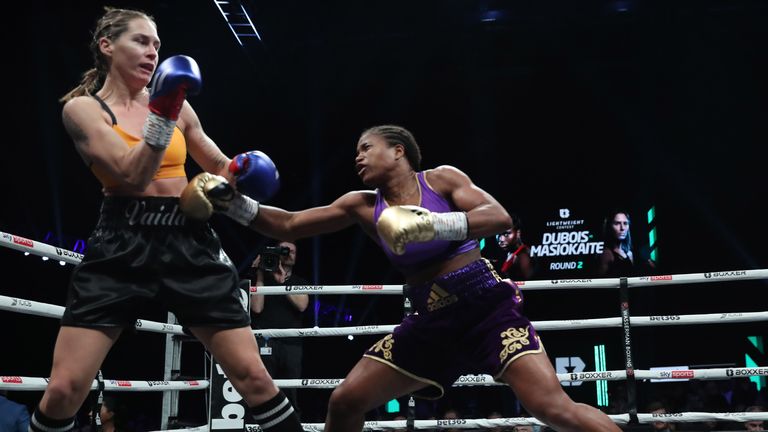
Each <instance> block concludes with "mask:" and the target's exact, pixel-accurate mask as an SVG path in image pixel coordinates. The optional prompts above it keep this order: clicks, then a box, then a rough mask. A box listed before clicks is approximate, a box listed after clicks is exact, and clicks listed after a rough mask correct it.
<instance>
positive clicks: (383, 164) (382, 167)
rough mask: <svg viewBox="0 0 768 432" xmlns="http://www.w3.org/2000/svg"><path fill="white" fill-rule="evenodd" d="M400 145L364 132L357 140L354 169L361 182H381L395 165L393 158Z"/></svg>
mask: <svg viewBox="0 0 768 432" xmlns="http://www.w3.org/2000/svg"><path fill="white" fill-rule="evenodd" d="M398 152H400V153H402V147H400V146H390V145H389V144H387V141H386V140H384V138H382V137H380V136H378V135H371V134H365V135H363V136H361V137H360V140H359V141H358V142H357V157H356V158H355V170H356V171H357V175H358V176H360V179H361V180H363V183H364V184H365V185H367V186H376V185H379V184H381V183H382V182H383V180H382V179H383V178H384V175H385V174H387V173H388V172H390V171H391V170H392V169H393V168H394V167H395V163H396V162H395V158H396V157H397V154H398Z"/></svg>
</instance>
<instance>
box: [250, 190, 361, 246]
mask: <svg viewBox="0 0 768 432" xmlns="http://www.w3.org/2000/svg"><path fill="white" fill-rule="evenodd" d="M366 193H369V191H353V192H348V193H346V194H345V195H342V196H341V197H339V198H338V199H337V200H336V201H334V202H332V203H331V204H329V205H326V206H321V207H313V208H310V209H306V210H300V211H287V210H284V209H281V208H278V207H272V206H261V207H260V209H259V214H258V216H256V218H254V220H253V221H251V224H250V226H251V228H253V229H254V230H256V231H258V232H260V233H261V234H264V235H266V236H268V237H272V238H279V239H283V240H289V241H292V240H296V239H300V238H305V237H311V236H315V235H319V234H326V233H330V232H335V231H340V230H342V229H344V228H347V227H349V226H352V225H354V224H355V223H361V224H362V223H365V221H364V219H363V216H362V215H363V214H364V209H365V206H366V205H367V201H368V200H366V199H365V195H364V194H366Z"/></svg>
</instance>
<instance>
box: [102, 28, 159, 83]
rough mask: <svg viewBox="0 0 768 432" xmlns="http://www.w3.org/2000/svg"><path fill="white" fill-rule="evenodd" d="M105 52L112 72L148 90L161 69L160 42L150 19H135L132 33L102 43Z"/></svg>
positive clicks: (126, 32) (104, 39)
mask: <svg viewBox="0 0 768 432" xmlns="http://www.w3.org/2000/svg"><path fill="white" fill-rule="evenodd" d="M100 43H101V47H102V52H104V53H105V54H106V55H107V56H109V57H111V61H112V69H113V70H117V71H118V73H119V74H120V75H121V76H122V77H124V78H126V79H128V80H136V82H137V85H141V86H146V85H147V84H149V81H150V80H151V79H152V74H153V73H154V71H155V68H156V67H157V62H158V50H159V49H160V38H159V37H158V36H157V29H156V28H155V25H154V24H153V23H152V22H151V21H149V20H147V19H146V18H135V19H133V20H131V22H130V24H129V25H128V30H126V31H125V32H124V33H123V34H121V35H120V36H119V37H118V38H117V39H115V40H114V41H109V40H108V39H106V38H102V40H101V42H100Z"/></svg>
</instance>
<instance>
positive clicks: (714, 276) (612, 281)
mask: <svg viewBox="0 0 768 432" xmlns="http://www.w3.org/2000/svg"><path fill="white" fill-rule="evenodd" d="M0 246H5V247H8V248H10V249H15V250H18V251H22V252H26V253H31V254H35V255H40V256H43V257H48V258H51V259H55V260H59V261H63V262H65V263H69V264H78V263H80V261H81V260H82V259H83V255H82V254H80V253H77V252H73V251H70V250H67V249H64V248H59V247H55V246H51V245H49V244H46V243H42V242H39V241H35V240H31V239H28V238H25V237H21V236H17V235H14V234H9V233H6V232H3V231H0ZM755 279H768V269H758V270H732V271H723V272H705V273H687V274H679V275H659V276H640V277H630V278H627V283H628V285H629V287H631V288H637V287H643V286H658V285H676V284H689V283H706V282H724V281H737V280H755ZM619 281H620V278H599V279H550V280H538V281H517V282H515V283H516V284H517V285H518V286H519V287H520V288H522V289H524V290H553V289H565V288H569V289H570V288H593V289H594V288H618V287H619ZM287 291H290V292H291V293H293V294H320V293H321V292H322V293H323V294H402V291H403V286H402V285H377V284H371V285H296V286H265V287H259V288H258V294H263V295H280V294H285V293H286V292H287ZM255 292H256V289H255V287H252V288H251V293H252V294H253V293H255Z"/></svg>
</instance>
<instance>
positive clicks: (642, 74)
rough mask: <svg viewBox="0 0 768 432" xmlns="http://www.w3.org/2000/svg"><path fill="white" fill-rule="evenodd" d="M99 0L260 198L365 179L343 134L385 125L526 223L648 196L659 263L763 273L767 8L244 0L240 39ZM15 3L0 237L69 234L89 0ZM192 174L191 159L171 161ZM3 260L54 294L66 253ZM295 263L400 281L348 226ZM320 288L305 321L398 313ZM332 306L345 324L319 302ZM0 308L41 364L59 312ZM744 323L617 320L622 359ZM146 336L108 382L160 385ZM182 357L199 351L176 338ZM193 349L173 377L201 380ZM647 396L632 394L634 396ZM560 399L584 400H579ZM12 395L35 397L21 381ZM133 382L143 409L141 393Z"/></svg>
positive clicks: (648, 358) (210, 23) (702, 347)
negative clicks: (275, 180)
mask: <svg viewBox="0 0 768 432" xmlns="http://www.w3.org/2000/svg"><path fill="white" fill-rule="evenodd" d="M108 4H109V5H113V6H119V7H134V8H140V9H143V10H145V11H146V12H148V13H150V14H151V15H153V16H154V17H155V19H156V21H157V23H158V27H159V34H160V37H161V39H162V42H163V47H162V50H161V57H162V58H166V57H169V56H171V55H174V54H186V55H190V56H192V57H194V58H195V59H196V60H197V62H198V63H199V65H200V68H201V70H202V73H203V79H204V86H203V91H202V93H201V94H200V95H198V96H194V97H191V98H190V99H189V100H190V103H191V104H192V105H193V107H194V108H195V110H196V111H197V113H198V115H199V116H200V118H201V120H202V122H203V125H204V127H205V130H206V132H207V133H208V134H209V135H210V136H211V137H212V138H213V139H214V140H215V141H216V142H217V144H218V145H219V146H220V147H221V148H222V150H223V151H224V152H225V153H226V154H228V155H230V156H232V155H235V154H237V153H239V152H242V151H247V150H252V149H259V150H262V151H264V152H266V153H267V154H269V155H270V156H271V157H272V159H273V160H274V161H275V163H276V164H277V166H278V169H279V170H280V173H281V175H282V187H281V190H280V192H279V194H278V195H277V196H276V197H275V198H274V199H273V200H272V201H271V202H270V204H273V205H277V206H281V207H284V208H286V209H289V210H297V209H301V208H306V207H309V206H314V205H324V204H328V203H330V202H331V201H332V200H333V199H335V198H336V197H338V196H339V195H341V194H343V193H345V192H347V191H349V190H352V189H358V188H363V187H364V186H363V185H362V184H361V183H360V182H359V179H358V178H357V177H356V175H355V173H354V170H353V158H354V150H355V145H356V142H357V138H358V136H359V134H360V133H361V131H362V130H364V129H365V128H367V127H370V126H373V125H377V124H383V123H394V124H399V125H402V126H405V127H407V128H408V129H410V130H411V131H412V132H413V133H414V135H415V136H416V138H417V140H418V142H419V143H420V145H421V148H422V152H423V155H424V163H423V166H424V167H427V168H428V167H433V166H436V165H441V164H450V165H455V166H458V167H459V168H460V169H462V170H463V171H464V172H466V173H467V174H468V175H469V176H470V177H471V178H472V179H473V180H474V181H475V183H476V184H477V185H479V186H480V187H482V188H483V189H485V190H486V191H488V192H490V193H491V194H492V195H494V196H495V197H496V198H497V199H498V200H499V201H500V202H501V203H502V204H503V205H504V206H505V207H506V208H507V209H508V210H509V211H511V212H516V213H518V214H520V215H521V216H522V217H523V219H524V220H525V219H526V217H528V218H529V223H530V218H532V217H536V216H538V215H540V214H542V211H543V210H542V209H547V210H549V209H557V208H562V207H569V206H576V207H579V208H591V209H594V211H595V212H596V213H602V212H604V211H607V209H609V208H612V207H615V206H623V207H626V208H629V209H631V211H633V213H635V214H636V215H637V217H644V212H645V211H646V210H647V209H648V208H650V206H655V208H656V211H657V219H658V221H657V226H658V230H659V251H660V265H661V267H660V269H659V271H663V272H664V273H666V274H675V273H689V272H705V271H722V270H736V269H757V268H766V267H768V265H767V264H768V263H767V261H768V253H767V252H766V249H765V240H766V235H765V227H764V225H765V222H764V214H765V212H764V207H765V206H764V204H763V202H762V201H764V199H765V184H766V174H765V173H766V170H765V163H766V151H765V143H766V142H767V141H768V122H766V121H765V118H766V114H768V54H767V53H768V26H766V25H765V23H766V22H768V21H767V19H768V5H767V4H766V3H765V2H762V1H745V0H727V1H726V0H723V1H716V0H712V1H674V2H671V1H662V0H656V1H653V0H634V1H633V0H603V1H597V0H594V1H593V0H584V1H577V2H574V1H566V0H552V1H540V2H533V1H490V0H488V1H466V2H459V1H419V2H413V1H399V0H398V1H386V2H381V1H374V2H352V1H346V2H345V1H324V2H311V1H279V2H278V1H275V2H264V1H245V0H244V1H243V2H242V4H243V5H244V6H245V7H246V8H247V9H248V10H249V12H250V13H251V16H252V18H253V20H254V24H255V26H256V28H257V29H258V30H259V32H260V34H261V36H262V41H260V42H259V41H251V42H249V43H247V44H246V46H245V47H241V46H239V45H238V44H237V42H236V40H235V38H234V36H233V34H232V31H231V30H230V29H229V27H228V26H227V24H226V23H225V21H224V19H223V17H222V16H221V14H220V13H219V10H218V8H217V7H216V5H215V3H214V2H213V1H194V2H190V1H178V2H175V1H154V2H151V1H114V2H111V3H108ZM17 6H18V7H20V8H21V10H22V11H21V12H20V13H19V14H18V15H15V16H8V17H7V18H6V19H7V20H8V21H9V23H8V26H7V27H5V28H4V33H5V34H6V36H5V43H4V44H3V46H4V47H5V48H6V49H5V50H4V52H3V54H4V55H3V57H4V58H5V61H4V68H5V69H6V70H5V74H4V75H5V76H6V78H5V81H6V85H5V87H6V92H5V94H6V99H7V101H8V102H9V104H8V105H7V106H6V110H5V111H6V114H5V115H4V117H5V120H4V125H5V127H4V129H5V135H6V136H5V140H4V141H5V143H4V147H3V148H4V152H3V157H2V158H0V164H1V165H0V168H2V172H3V173H4V174H5V178H6V182H5V185H4V186H5V187H4V188H3V189H4V192H5V193H4V199H3V204H2V206H3V207H2V212H0V231H4V232H8V233H12V234H16V235H20V236H23V237H27V238H30V239H34V240H38V241H44V242H46V243H49V244H53V245H57V246H61V247H65V248H68V249H72V248H73V245H74V243H75V241H76V240H77V239H84V238H86V237H87V236H88V234H89V232H90V229H91V228H92V227H93V225H94V223H95V221H96V216H97V212H98V207H99V203H100V188H99V185H98V182H97V181H96V180H95V179H94V178H93V177H92V175H91V173H90V172H89V171H88V169H86V168H85V167H84V166H83V163H82V161H81V160H80V159H79V157H78V156H77V154H76V152H75V151H74V148H73V145H72V143H71V141H70V139H69V138H68V137H67V135H66V134H65V132H64V130H63V127H62V125H61V120H60V110H61V106H60V104H59V103H58V102H57V99H58V98H59V97H60V96H62V95H63V94H64V93H66V92H67V91H68V90H69V89H70V88H72V87H74V86H75V85H76V84H77V82H78V81H79V79H80V74H81V73H82V72H84V71H85V70H86V69H88V68H90V67H91V65H92V61H91V58H90V53H89V51H88V49H87V45H88V43H89V41H90V31H91V29H92V28H93V24H94V22H95V19H96V18H97V16H98V15H99V14H100V12H101V7H102V6H103V4H101V3H91V2H79V3H72V2H52V1H43V2H25V3H23V4H17ZM197 172H199V168H198V167H197V166H196V165H194V163H193V162H191V161H190V163H189V164H188V166H187V173H188V175H189V176H190V177H191V176H192V175H194V174H196V173H197ZM213 223H214V225H215V228H216V229H217V231H218V232H219V233H220V235H221V237H222V239H223V242H224V246H225V249H226V251H227V253H228V254H229V255H230V257H231V258H232V259H233V261H234V262H235V263H236V264H238V265H239V266H240V267H241V268H244V267H246V266H247V265H248V264H249V263H250V261H251V260H252V258H253V256H254V253H255V250H256V248H257V247H258V246H259V245H261V243H262V242H263V240H264V239H263V238H262V237H260V236H259V235H257V234H255V233H253V232H250V231H247V230H246V229H244V228H242V227H240V226H238V225H236V224H235V223H233V222H231V221H229V220H226V219H224V218H219V217H218V216H217V217H215V219H214V221H213ZM0 254H1V256H0V259H2V268H3V270H4V271H3V273H4V279H5V281H6V283H5V284H3V287H2V288H1V289H0V294H2V295H6V296H12V297H18V298H24V299H29V300H35V301H41V302H46V303H53V304H63V303H64V301H65V298H66V285H67V279H68V275H69V272H70V270H71V267H70V266H67V267H60V266H59V265H57V264H55V263H52V262H50V261H49V262H42V261H41V260H40V259H39V258H38V257H25V256H23V255H22V254H20V253H18V252H16V251H12V250H8V249H4V250H3V251H0ZM297 272H298V273H300V274H302V275H303V276H305V277H306V278H308V279H309V280H311V281H313V282H314V283H320V284H352V283H355V284H358V283H401V282H402V279H401V278H400V277H399V275H398V274H397V273H395V272H394V271H393V270H392V269H391V267H390V266H389V264H388V262H387V261H386V260H385V258H384V255H383V254H382V253H381V252H380V251H379V250H378V249H377V248H376V247H375V245H374V244H373V242H371V241H370V240H368V239H367V238H366V237H365V236H364V235H363V234H362V231H361V230H359V229H357V228H354V229H349V230H345V231H343V232H340V233H337V234H333V235H326V236H321V237H317V238H313V239H306V240H303V241H301V242H300V243H299V265H298V268H297ZM765 290H766V284H765V283H764V282H759V281H754V282H739V283H731V284H706V285H692V286H667V287H663V288H657V289H644V290H643V291H642V292H637V293H634V292H633V306H632V307H633V309H632V312H633V313H634V314H637V315H649V314H684V313H714V312H744V311H761V310H765V309H766V306H765V305H766V304H767V303H768V302H766V300H768V295H767V294H766V291H765ZM318 301H319V302H320V303H319V304H318V313H317V317H316V318H315V316H313V314H312V313H309V314H308V316H307V322H308V325H314V324H315V323H318V324H319V325H321V326H333V325H337V324H338V325H365V324H394V323H396V322H398V320H399V319H400V318H401V317H402V313H403V312H402V307H401V300H400V299H399V298H397V297H392V296H376V297H370V296H357V297H356V296H347V297H343V296H322V299H318ZM527 303H528V305H527V309H526V310H527V313H528V315H529V316H530V317H531V318H532V319H533V320H544V319H567V318H589V317H608V316H617V315H618V297H617V295H616V294H614V293H613V292H608V291H605V290H599V291H596V292H593V291H578V292H574V291H570V292H569V291H556V292H547V293H541V292H538V293H537V292H530V293H529V294H528V296H527ZM347 313H349V314H351V319H350V321H349V322H345V321H344V320H343V319H342V320H340V319H339V318H338V317H339V316H344V315H346V314H347ZM163 317H164V315H163V314H162V312H161V311H146V318H149V319H160V320H162V319H163ZM0 323H1V324H2V325H3V333H4V336H3V339H4V343H3V345H2V346H3V348H2V350H0V374H3V375H22V376H47V374H48V373H49V371H50V360H51V351H52V348H53V342H54V340H55V335H56V331H57V322H56V320H53V319H47V318H36V317H29V316H22V315H17V314H11V313H8V312H5V313H2V314H0ZM726 327H727V328H726ZM754 334H761V335H766V334H768V332H767V331H766V325H765V323H760V324H749V325H747V324H742V325H727V326H723V328H722V329H720V328H715V327H714V326H708V325H705V326H683V327H674V328H664V327H659V328H656V329H655V330H650V329H637V330H636V332H635V340H634V342H635V345H636V347H637V348H636V353H637V356H638V358H637V363H636V367H638V368H648V367H650V366H657V365H670V364H674V365H706V364H734V365H737V366H743V361H744V360H743V359H744V357H743V352H744V347H743V345H744V337H745V336H746V335H754ZM545 338H546V340H547V346H548V350H549V354H550V356H551V357H555V356H559V355H570V353H572V352H574V351H578V350H579V349H584V348H583V347H586V348H587V349H588V350H591V346H592V345H593V344H594V343H605V344H606V345H607V356H608V368H609V369H619V368H622V367H623V363H622V357H621V356H622V354H621V345H620V343H621V335H620V332H619V331H618V330H610V331H605V332H591V331H590V332H583V334H581V336H579V337H577V338H574V337H573V333H571V332H547V334H545ZM163 340H164V338H163V337H162V336H160V335H152V334H146V333H140V334H137V335H126V336H124V337H123V339H121V340H120V341H119V342H118V344H117V346H116V347H115V349H114V350H113V352H112V353H111V354H110V356H109V357H108V359H107V361H106V363H105V365H104V369H103V370H104V373H105V376H107V377H112V378H121V379H161V378H162V360H161V359H162V356H163V343H162V342H163ZM374 340H375V338H371V337H368V338H362V337H361V338H356V339H355V340H354V341H348V340H347V339H345V338H308V339H306V342H305V374H304V375H305V376H306V377H321V378H337V377H343V376H344V375H345V374H346V372H347V371H348V370H349V369H350V368H351V367H352V365H353V364H354V362H355V361H356V360H357V359H358V358H359V356H360V354H361V353H362V351H363V350H364V349H365V348H366V347H367V346H369V345H370V344H371V343H372V342H373V341H374ZM683 341H684V342H683ZM579 346H581V347H582V348H578V347H579ZM185 350H186V352H187V353H190V357H194V358H202V353H201V352H199V347H196V346H194V344H186V345H185ZM763 360H765V358H764V357H763ZM195 361H196V360H192V362H191V363H192V364H191V365H189V366H188V367H189V368H190V369H192V371H193V372H190V373H195V374H202V366H199V365H197V364H196V363H195ZM763 364H765V363H763ZM593 366H594V365H592V364H590V363H588V367H587V369H588V370H591V369H592V368H593ZM185 367H186V366H185ZM591 388H592V389H594V387H591ZM569 391H571V392H572V390H569ZM647 391H648V392H649V393H648V394H647V395H643V396H641V400H643V398H645V399H651V398H653V397H654V394H653V392H654V390H653V389H648V390H647ZM572 393H573V392H572ZM573 394H575V397H576V396H578V397H581V396H584V398H585V399H584V400H585V401H587V402H591V403H593V404H594V400H593V399H594V393H593V392H592V393H589V394H585V395H582V394H579V393H578V392H575V393H573ZM301 395H302V398H303V399H302V405H303V408H304V410H305V413H307V414H306V417H305V420H308V421H315V420H320V419H322V416H323V414H324V411H323V406H324V404H325V403H326V401H327V395H328V392H327V391H323V390H305V391H303V392H302V393H301ZM13 396H14V398H15V399H17V400H22V401H23V402H25V403H28V404H30V405H33V404H34V403H35V402H36V400H37V398H39V396H40V393H28V394H27V393H25V394H20V393H16V394H13ZM134 398H135V399H140V400H141V401H142V402H141V403H142V404H146V405H147V406H143V408H142V410H143V411H145V412H146V416H147V418H148V419H149V420H147V422H152V421H156V417H158V416H159V411H158V412H157V413H156V412H154V411H153V410H157V409H158V408H156V407H157V406H159V404H160V398H159V396H156V395H141V396H140V397H139V396H136V397H134ZM189 398H190V399H191V400H192V401H190V402H189V403H188V404H186V405H184V409H187V410H188V411H189V413H188V415H189V416H190V417H194V416H196V415H199V411H200V407H201V406H202V402H200V401H195V400H194V397H191V396H190V397H189ZM590 398H592V399H590ZM150 403H152V404H154V407H150V406H149V404H150Z"/></svg>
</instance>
